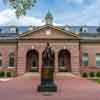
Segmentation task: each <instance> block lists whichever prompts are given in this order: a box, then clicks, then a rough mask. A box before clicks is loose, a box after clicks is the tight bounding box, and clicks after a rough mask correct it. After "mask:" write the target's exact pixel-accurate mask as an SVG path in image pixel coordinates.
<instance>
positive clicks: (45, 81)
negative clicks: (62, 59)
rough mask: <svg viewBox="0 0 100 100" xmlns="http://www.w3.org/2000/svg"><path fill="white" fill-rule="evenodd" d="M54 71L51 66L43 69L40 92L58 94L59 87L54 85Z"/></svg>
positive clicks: (38, 89)
mask: <svg viewBox="0 0 100 100" xmlns="http://www.w3.org/2000/svg"><path fill="white" fill-rule="evenodd" d="M53 73H54V71H53V68H52V67H51V66H47V67H43V68H42V72H41V84H40V85H39V86H38V88H37V91H38V92H56V91H57V86H56V84H55V83H54V76H53V75H54V74H53Z"/></svg>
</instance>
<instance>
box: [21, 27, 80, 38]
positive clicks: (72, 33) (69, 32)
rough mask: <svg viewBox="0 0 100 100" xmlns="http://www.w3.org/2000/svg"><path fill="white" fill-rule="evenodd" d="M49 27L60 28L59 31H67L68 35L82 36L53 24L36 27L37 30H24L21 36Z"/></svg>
mask: <svg viewBox="0 0 100 100" xmlns="http://www.w3.org/2000/svg"><path fill="white" fill-rule="evenodd" d="M48 27H49V28H53V29H56V30H58V31H61V32H63V33H65V34H68V35H71V36H73V37H76V38H77V39H79V38H80V37H79V35H77V34H75V33H74V32H71V31H65V30H63V29H61V28H58V27H55V26H53V25H44V26H42V27H39V28H37V29H35V30H32V31H27V32H24V33H23V34H20V35H19V37H24V36H27V35H28V34H30V33H33V32H36V31H39V30H41V29H44V28H48Z"/></svg>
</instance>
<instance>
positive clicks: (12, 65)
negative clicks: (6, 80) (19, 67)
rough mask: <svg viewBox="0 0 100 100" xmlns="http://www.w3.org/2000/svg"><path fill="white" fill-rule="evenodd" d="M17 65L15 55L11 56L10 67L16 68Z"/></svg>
mask: <svg viewBox="0 0 100 100" xmlns="http://www.w3.org/2000/svg"><path fill="white" fill-rule="evenodd" d="M14 65H15V55H14V53H10V54H9V66H10V67H14Z"/></svg>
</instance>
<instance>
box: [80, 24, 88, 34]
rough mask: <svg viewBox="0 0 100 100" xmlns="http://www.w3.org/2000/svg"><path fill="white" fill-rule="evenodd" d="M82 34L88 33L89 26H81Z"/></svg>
mask: <svg viewBox="0 0 100 100" xmlns="http://www.w3.org/2000/svg"><path fill="white" fill-rule="evenodd" d="M80 32H88V28H87V26H86V25H84V26H81V28H80Z"/></svg>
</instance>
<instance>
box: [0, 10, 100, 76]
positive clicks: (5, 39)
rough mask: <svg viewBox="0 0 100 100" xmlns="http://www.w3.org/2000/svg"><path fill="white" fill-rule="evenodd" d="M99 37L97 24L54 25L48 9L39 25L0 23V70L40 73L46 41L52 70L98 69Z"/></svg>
mask: <svg viewBox="0 0 100 100" xmlns="http://www.w3.org/2000/svg"><path fill="white" fill-rule="evenodd" d="M99 36H100V34H99V27H97V26H86V25H84V26H69V25H65V26H54V25H53V16H52V15H51V13H50V12H48V13H47V15H46V17H45V25H43V26H29V27H24V26H22V27H16V26H10V27H7V26H1V27H0V71H2V70H3V71H11V72H15V73H17V74H18V75H21V74H24V73H26V72H40V71H41V67H42V65H43V59H42V55H43V51H44V49H45V46H46V43H47V42H49V43H50V46H51V48H52V50H53V51H54V58H53V59H54V62H53V65H54V69H55V72H71V73H74V74H80V73H82V72H89V71H94V72H95V71H96V72H97V71H100V37H99Z"/></svg>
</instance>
